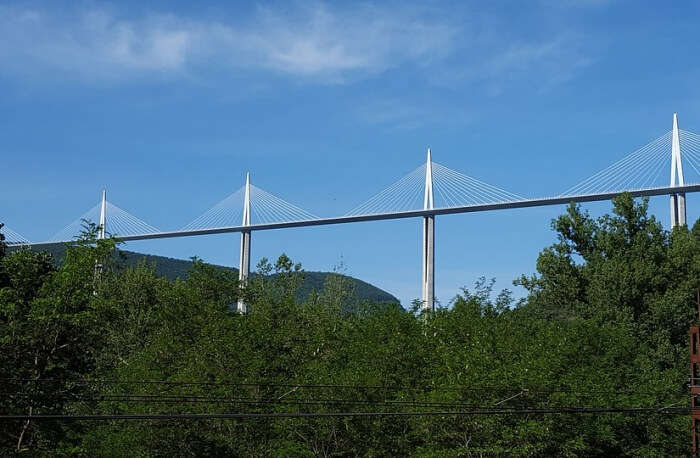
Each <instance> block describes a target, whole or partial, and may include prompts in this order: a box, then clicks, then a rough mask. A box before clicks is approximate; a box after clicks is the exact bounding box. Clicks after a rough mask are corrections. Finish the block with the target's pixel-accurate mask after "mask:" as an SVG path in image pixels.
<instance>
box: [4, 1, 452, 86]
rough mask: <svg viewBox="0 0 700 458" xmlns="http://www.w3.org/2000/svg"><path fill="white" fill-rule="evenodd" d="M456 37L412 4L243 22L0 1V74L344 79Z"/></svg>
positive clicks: (314, 9) (410, 58)
mask: <svg viewBox="0 0 700 458" xmlns="http://www.w3.org/2000/svg"><path fill="white" fill-rule="evenodd" d="M453 34H454V30H453V29H452V28H451V27H450V26H449V25H447V24H441V23H431V24H428V23H426V22H425V21H423V20H422V19H421V18H420V15H419V14H417V13H416V12H413V11H412V10H411V9H404V10H401V11H390V10H387V9H384V8H381V7H375V6H362V7H354V8H349V9H345V10H341V9H337V8H336V9H331V8H330V7H328V6H325V5H324V4H315V5H314V6H307V7H303V8H298V9H296V10H295V11H293V12H292V13H291V14H290V13H289V12H287V13H286V14H284V15H283V14H281V13H279V12H276V11H275V10H273V9H270V8H261V9H259V10H258V11H257V13H256V14H255V15H254V17H253V18H252V19H251V20H250V21H249V22H248V23H246V24H242V25H231V24H226V23H223V22H214V21H202V20H194V19H188V18H183V17H178V16H175V15H171V14H168V15H164V14H152V15H148V16H146V17H141V18H122V17H120V16H118V15H117V14H114V13H113V12H111V11H110V10H108V9H102V10H92V11H88V12H80V11H73V12H72V13H68V14H58V13H55V12H52V11H46V10H43V11H39V10H28V9H19V8H14V7H0V71H2V72H15V73H24V74H37V73H39V74H41V73H43V72H45V71H47V70H58V71H60V72H61V73H63V74H66V75H69V76H77V77H81V78H87V79H95V78H97V79H102V78H110V79H114V78H124V77H129V76H134V75H140V74H144V73H154V72H168V73H177V72H180V73H183V72H188V71H191V70H196V69H197V68H201V67H203V66H211V65H215V66H223V67H228V68H248V69H265V70H272V71H277V72H280V73H285V74H289V75H294V76H301V77H311V78H321V79H324V80H328V81H335V82H342V81H345V80H347V79H348V78H352V77H355V76H362V75H367V74H376V73H379V72H382V71H384V70H386V69H388V68H392V67H395V66H398V65H401V64H403V63H406V62H417V61H427V60H430V59H433V58H437V57H439V56H442V55H445V54H446V53H449V50H450V49H451V38H452V35H453Z"/></svg>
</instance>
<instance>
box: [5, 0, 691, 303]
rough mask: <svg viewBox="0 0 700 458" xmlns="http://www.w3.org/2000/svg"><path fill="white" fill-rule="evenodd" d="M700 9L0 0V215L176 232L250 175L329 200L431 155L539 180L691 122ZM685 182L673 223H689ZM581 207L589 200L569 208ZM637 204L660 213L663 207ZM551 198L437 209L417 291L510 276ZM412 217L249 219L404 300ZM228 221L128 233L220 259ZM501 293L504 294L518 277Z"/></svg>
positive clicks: (264, 239)
mask: <svg viewBox="0 0 700 458" xmlns="http://www.w3.org/2000/svg"><path fill="white" fill-rule="evenodd" d="M698 24H700V4H699V3H698V2H693V1H687V2H686V1H677V2H639V1H605V0H563V1H562V0H559V1H554V0H552V1H549V0H541V1H533V2H514V1H513V2H405V1H402V2H381V3H370V2H349V3H341V2H332V3H324V2H271V3H249V4H243V3H242V2H220V3H216V2H212V3H208V4H206V5H202V4H200V3H198V2H133V3H130V2H119V3H103V2H97V1H89V2H66V3H63V4H62V3H60V2H1V1H0V94H2V96H0V150H1V151H2V168H3V173H2V177H3V178H2V192H1V193H0V220H2V221H4V222H6V224H7V225H8V226H9V227H11V228H12V229H14V230H15V231H17V232H19V233H21V234H23V235H24V236H26V237H27V238H29V239H30V240H41V239H46V238H47V237H49V236H50V235H52V234H53V233H55V232H57V231H58V230H60V229H61V228H62V227H64V226H65V225H66V224H68V223H69V222H71V221H72V220H73V219H75V218H76V217H78V216H79V215H80V214H82V213H83V212H84V211H86V210H87V209H88V208H90V207H91V206H93V205H94V204H95V203H96V202H97V201H98V199H99V194H100V190H101V189H102V187H103V186H106V187H107V189H108V193H109V198H110V200H111V201H112V202H113V203H115V204H117V205H119V206H120V207H121V208H124V209H126V210H128V211H129V212H131V213H132V214H134V215H136V216H138V217H141V218H142V219H145V220H146V221H148V222H149V223H150V224H152V225H154V226H156V227H159V228H161V229H165V230H168V229H177V228H180V227H182V226H183V225H185V224H186V223H188V222H189V221H191V220H192V219H193V218H195V217H196V216H198V215H199V214H201V213H203V212H204V211H205V210H206V209H208V208H209V207H211V206H212V205H213V204H215V203H216V202H218V201H219V200H221V199H223V198H224V197H225V196H227V195H228V194H230V193H231V192H233V191H235V190H237V189H238V188H239V187H240V186H241V185H242V184H243V181H244V177H245V172H246V171H250V172H251V177H252V181H253V183H254V184H256V185H257V186H259V187H261V188H263V189H265V190H267V191H269V192H271V193H273V194H276V195H278V196H281V197H283V198H285V199H286V200H288V201H290V202H293V203H295V204H297V205H299V206H301V207H303V208H305V209H307V210H309V211H311V212H313V213H315V214H318V215H323V216H326V215H328V216H331V215H338V214H343V213H345V212H347V211H348V210H350V209H351V208H353V207H355V206H356V205H357V204H359V203H361V202H363V201H364V200H366V199H367V198H368V197H370V196H371V195H373V194H375V193H376V192H378V191H380V190H381V189H383V188H384V187H386V186H387V185H389V184H391V183H392V182H394V181H396V180H397V179H398V178H400V177H401V176H403V175H404V174H406V173H407V172H409V171H411V170H413V169H414V168H415V167H417V166H418V165H420V163H421V162H422V161H424V159H425V158H424V156H425V149H426V148H427V147H428V146H430V147H431V148H432V150H433V156H434V160H435V161H437V162H440V163H442V164H445V165H447V166H449V167H451V168H452V169H455V170H458V171H460V172H462V173H466V174H468V175H470V176H473V177H475V178H478V179H480V180H482V181H486V182H488V183H491V184H494V185H496V186H499V187H501V188H505V189H507V190H509V191H512V192H515V193H518V194H521V195H525V196H533V197H535V196H549V195H556V194H559V193H561V192H562V191H564V190H565V189H567V188H569V187H570V186H571V185H573V184H575V183H577V182H579V181H581V180H583V179H584V178H586V177H588V176H590V175H592V174H593V173H595V172H596V171H598V170H600V169H601V168H603V167H605V166H607V165H609V164H611V163H612V162H614V161H615V160H617V159H619V158H621V157H623V156H624V155H626V154H627V153H629V152H631V151H633V150H635V149H636V148H638V147H640V146H642V145H644V144H645V143H647V142H648V141H650V140H652V139H653V138H656V137H658V136H660V135H662V134H664V133H665V132H667V131H668V130H669V129H670V127H671V115H672V113H673V112H674V111H677V112H678V113H679V120H680V124H681V127H682V128H684V129H687V130H690V131H694V132H700V103H699V102H700V90H699V89H698V81H700V60H699V59H697V56H698V55H700V38H698V28H697V26H698ZM698 203H700V202H698V198H697V197H695V196H691V197H689V211H688V218H689V220H691V221H695V219H697V218H698V216H699V215H700V210H699V209H698ZM586 208H588V209H590V211H591V212H592V213H594V214H599V213H601V212H604V211H607V210H608V209H609V204H608V203H598V204H591V205H586ZM652 210H653V212H654V213H655V214H656V215H657V216H658V218H659V219H660V220H661V221H662V222H663V224H664V225H666V226H667V225H668V220H669V216H668V201H667V198H656V199H653V200H652ZM562 211H563V207H549V208H539V209H527V210H513V211H504V212H489V213H481V214H469V215H454V216H445V217H440V218H438V220H437V223H436V231H437V247H436V250H437V253H436V263H437V272H436V275H437V278H436V288H437V294H438V297H439V299H440V300H441V301H442V302H443V303H446V302H448V301H449V300H450V298H452V297H453V296H454V294H456V293H457V292H458V291H459V288H460V287H462V286H470V285H472V284H473V283H474V281H475V280H476V279H477V278H478V277H480V276H482V275H483V276H486V277H495V278H496V279H497V286H498V287H511V282H512V280H513V279H514V278H515V277H517V276H519V275H520V274H522V273H526V274H529V273H532V272H533V271H534V266H535V260H536V256H537V253H538V252H539V251H540V250H541V249H542V248H543V247H545V246H547V245H548V244H551V243H552V242H553V241H554V238H555V237H554V234H553V233H552V232H551V230H550V228H549V222H550V220H551V219H552V218H553V217H555V216H556V215H558V214H560V213H561V212H562ZM420 227H421V226H420V221H418V220H401V221H392V222H376V223H360V224H353V225H344V226H332V227H316V228H306V229H294V230H284V231H267V232H261V233H255V234H254V237H253V245H252V246H253V260H254V262H255V261H257V260H258V259H259V258H261V257H262V256H267V257H270V258H274V257H276V256H277V255H279V254H280V253H281V252H286V253H287V254H289V255H290V256H291V257H292V258H293V259H294V260H297V261H300V262H302V264H303V265H304V267H305V268H306V269H308V270H330V269H332V268H333V266H335V265H337V264H339V263H340V262H342V263H343V264H344V265H345V267H346V269H347V272H348V273H349V274H351V275H354V276H357V277H359V278H362V279H364V280H367V281H369V282H372V283H374V284H376V285H378V286H380V287H382V288H385V289H387V290H388V291H390V292H392V293H394V294H395V295H397V296H398V297H399V298H400V299H401V300H402V301H403V302H404V303H407V302H409V301H410V300H411V299H413V298H417V297H418V296H419V295H420V284H419V279H420ZM238 244H239V241H238V236H236V235H222V236H210V237H197V238H188V239H176V240H162V241H151V242H134V243H130V244H129V245H128V246H127V247H126V248H127V249H133V250H137V251H144V252H150V253H156V254H162V255H167V256H173V257H180V258H187V257H190V256H193V255H198V256H200V257H201V258H203V259H205V260H206V261H210V262H214V263H219V264H225V265H235V264H236V263H237V259H238V251H237V250H238ZM516 294H522V292H518V291H517V290H516Z"/></svg>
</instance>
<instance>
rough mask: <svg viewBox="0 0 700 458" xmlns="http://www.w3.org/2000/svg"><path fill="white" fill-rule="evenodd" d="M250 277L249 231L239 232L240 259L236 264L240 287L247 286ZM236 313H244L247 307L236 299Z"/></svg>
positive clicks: (242, 301)
mask: <svg viewBox="0 0 700 458" xmlns="http://www.w3.org/2000/svg"><path fill="white" fill-rule="evenodd" d="M249 275H250V231H245V232H241V257H240V262H239V264H238V281H239V283H240V285H241V286H245V285H247V284H248V276H249ZM236 310H237V311H238V313H245V312H247V311H248V307H247V305H246V303H245V301H244V300H243V299H242V298H239V299H238V303H237V304H236Z"/></svg>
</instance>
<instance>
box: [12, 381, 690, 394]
mask: <svg viewBox="0 0 700 458" xmlns="http://www.w3.org/2000/svg"><path fill="white" fill-rule="evenodd" d="M0 380H2V381H7V382H36V383H50V382H56V383H75V384H84V385H99V384H103V385H119V384H124V385H171V386H232V387H249V388H253V387H260V388H305V389H331V388H340V389H357V390H387V391H404V390H405V391H424V392H430V391H434V392H435V391H481V392H483V391H494V392H500V393H508V392H513V393H515V392H520V391H529V392H533V393H573V394H635V393H638V392H639V389H634V390H631V389H630V390H574V389H569V388H523V387H517V386H516V387H499V386H495V385H484V386H457V385H449V386H424V387H409V386H391V385H352V384H304V383H291V382H287V383H268V382H258V383H256V382H233V381H219V382H204V381H191V382H185V381H171V380H107V379H102V380H100V379H97V380H84V379H60V378H44V379H30V378H3V377H0ZM646 391H647V392H649V391H653V390H649V389H647V390H646ZM654 394H683V393H680V392H670V391H658V392H654Z"/></svg>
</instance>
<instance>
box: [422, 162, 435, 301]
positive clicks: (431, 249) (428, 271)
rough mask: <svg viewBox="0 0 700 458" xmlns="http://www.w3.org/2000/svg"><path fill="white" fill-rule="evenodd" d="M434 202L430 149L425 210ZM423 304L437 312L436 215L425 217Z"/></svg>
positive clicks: (431, 206)
mask: <svg viewBox="0 0 700 458" xmlns="http://www.w3.org/2000/svg"><path fill="white" fill-rule="evenodd" d="M433 208H434V201H433V161H432V158H431V155H430V148H428V158H427V160H426V163H425V194H424V198H423V209H424V210H432V209H433ZM421 286H422V288H421V289H422V294H421V304H422V307H423V311H424V312H433V311H434V310H435V215H428V216H424V217H423V277H422V281H421Z"/></svg>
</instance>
